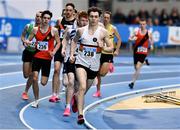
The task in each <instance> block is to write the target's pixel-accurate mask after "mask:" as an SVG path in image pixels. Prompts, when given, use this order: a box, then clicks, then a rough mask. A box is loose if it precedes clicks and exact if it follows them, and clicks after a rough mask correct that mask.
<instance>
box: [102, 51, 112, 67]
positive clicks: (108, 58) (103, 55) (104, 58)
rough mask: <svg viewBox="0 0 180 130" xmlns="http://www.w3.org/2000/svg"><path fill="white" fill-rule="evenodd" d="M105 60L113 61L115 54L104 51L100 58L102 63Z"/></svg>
mask: <svg viewBox="0 0 180 130" xmlns="http://www.w3.org/2000/svg"><path fill="white" fill-rule="evenodd" d="M104 62H108V63H113V55H112V54H104V53H102V54H101V58H100V63H101V65H102V64H103V63H104Z"/></svg>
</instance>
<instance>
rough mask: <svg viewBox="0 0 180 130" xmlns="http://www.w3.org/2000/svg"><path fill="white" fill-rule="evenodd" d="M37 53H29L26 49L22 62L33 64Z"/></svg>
mask: <svg viewBox="0 0 180 130" xmlns="http://www.w3.org/2000/svg"><path fill="white" fill-rule="evenodd" d="M34 54H35V52H31V51H28V50H27V49H24V51H23V54H22V61H23V62H32V60H33V57H34Z"/></svg>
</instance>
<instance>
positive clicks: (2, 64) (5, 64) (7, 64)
mask: <svg viewBox="0 0 180 130" xmlns="http://www.w3.org/2000/svg"><path fill="white" fill-rule="evenodd" d="M9 65H22V63H1V64H0V66H1V67H2V66H9Z"/></svg>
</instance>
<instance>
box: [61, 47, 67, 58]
mask: <svg viewBox="0 0 180 130" xmlns="http://www.w3.org/2000/svg"><path fill="white" fill-rule="evenodd" d="M61 55H62V56H63V57H65V56H66V50H65V49H63V48H62V51H61Z"/></svg>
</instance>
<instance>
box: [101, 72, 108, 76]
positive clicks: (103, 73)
mask: <svg viewBox="0 0 180 130" xmlns="http://www.w3.org/2000/svg"><path fill="white" fill-rule="evenodd" d="M107 73H108V72H101V73H100V76H101V77H104V76H106V74H107Z"/></svg>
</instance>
